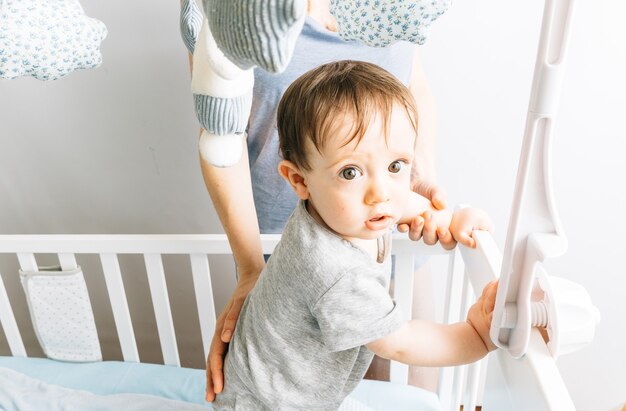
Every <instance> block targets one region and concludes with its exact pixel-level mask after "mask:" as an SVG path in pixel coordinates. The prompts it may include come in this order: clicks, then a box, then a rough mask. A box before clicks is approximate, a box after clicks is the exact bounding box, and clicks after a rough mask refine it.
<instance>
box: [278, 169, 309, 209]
mask: <svg viewBox="0 0 626 411" xmlns="http://www.w3.org/2000/svg"><path fill="white" fill-rule="evenodd" d="M278 173H279V174H280V175H281V176H282V177H283V178H284V179H285V181H286V182H288V183H289V185H290V186H291V188H292V189H293V191H294V192H295V193H296V195H297V196H298V197H299V198H300V199H301V200H306V199H308V198H309V188H308V187H307V185H306V180H305V178H304V174H303V173H302V171H300V168H299V167H298V166H297V165H295V164H294V163H292V162H291V161H287V160H283V161H281V162H280V163H278Z"/></svg>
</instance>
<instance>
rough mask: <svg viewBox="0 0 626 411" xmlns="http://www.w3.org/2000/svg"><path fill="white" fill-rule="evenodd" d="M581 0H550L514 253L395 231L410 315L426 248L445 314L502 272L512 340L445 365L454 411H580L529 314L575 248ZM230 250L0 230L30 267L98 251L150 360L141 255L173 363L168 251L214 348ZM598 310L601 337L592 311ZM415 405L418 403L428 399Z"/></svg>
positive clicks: (445, 400) (116, 308) (115, 300)
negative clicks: (570, 213) (131, 291)
mask: <svg viewBox="0 0 626 411" xmlns="http://www.w3.org/2000/svg"><path fill="white" fill-rule="evenodd" d="M572 7H573V0H547V1H546V7H545V11H544V21H543V25H542V34H541V39H540V45H539V53H538V59H537V64H536V69H535V76H534V82H533V89H532V93H531V99H530V107H529V114H528V120H527V127H526V133H525V138H524V145H523V147H522V156H521V160H520V167H519V170H518V177H517V187H516V194H515V198H514V201H513V212H512V216H511V221H510V225H509V230H508V235H507V243H506V245H505V250H504V258H503V257H502V254H501V253H500V251H499V250H498V247H497V246H496V245H495V243H494V241H493V239H492V237H491V236H490V235H489V234H488V233H475V235H476V238H477V243H478V246H477V248H476V249H474V250H470V249H466V248H463V247H459V248H460V251H459V249H456V250H454V251H445V250H443V249H442V248H440V247H427V246H424V245H423V244H418V243H415V242H412V241H409V240H407V239H406V238H402V237H398V238H396V239H395V241H394V245H393V253H394V254H395V255H396V280H395V287H394V288H395V290H396V291H395V293H394V298H395V299H396V301H397V303H398V304H399V306H400V308H401V309H402V310H404V311H405V313H406V315H407V316H409V314H410V313H411V302H412V298H411V290H412V289H413V286H412V283H413V266H414V264H413V263H414V258H415V256H416V255H424V254H430V255H434V257H433V259H444V260H445V261H446V264H444V268H443V271H444V274H443V278H445V281H444V282H443V285H442V287H441V290H443V293H442V294H443V301H442V307H443V310H442V313H441V318H439V320H440V321H441V322H446V323H447V322H454V321H458V320H460V319H463V318H464V317H465V313H466V311H467V309H468V307H469V306H470V305H471V303H472V301H473V300H474V290H482V288H483V286H484V285H485V284H486V283H487V282H488V281H491V280H493V279H495V278H498V277H500V272H502V277H500V287H499V289H498V299H497V302H496V311H495V312H494V326H493V327H492V339H493V340H494V342H495V341H497V343H498V345H499V346H501V347H502V348H503V349H500V350H497V351H495V352H493V353H491V354H490V355H489V356H488V357H487V358H486V359H485V360H483V361H481V362H479V363H475V364H472V365H469V366H462V367H454V368H446V369H442V370H441V372H440V373H439V376H440V378H439V384H438V393H437V394H438V398H439V401H440V403H441V408H442V409H445V410H458V409H459V407H460V406H461V405H462V406H463V409H475V407H476V406H478V405H480V406H482V409H485V410H558V411H561V410H574V409H575V408H574V405H573V403H572V400H571V398H570V396H569V394H568V392H567V389H566V387H565V385H564V383H563V381H562V379H561V377H560V375H559V372H558V369H557V367H556V365H555V361H554V356H553V355H554V354H555V352H556V351H558V348H559V344H558V341H554V340H555V339H558V333H554V331H555V330H554V329H552V331H553V335H552V340H551V341H550V342H549V343H546V342H545V341H544V338H543V337H542V335H541V334H540V332H539V331H538V329H536V328H532V327H531V320H532V322H536V321H535V319H532V318H531V316H530V315H527V314H525V313H526V311H527V312H528V313H530V311H531V308H532V307H531V298H530V294H531V288H532V286H533V283H534V280H535V278H538V277H540V276H539V275H538V271H540V269H541V263H542V262H543V261H544V260H545V259H546V258H548V257H554V256H557V255H558V254H559V253H563V252H564V250H565V248H566V245H565V244H566V243H565V241H564V240H565V237H564V236H563V234H562V230H561V227H560V223H559V221H558V216H557V215H556V212H555V208H554V204H553V201H552V194H551V182H550V167H549V165H550V164H549V160H550V156H549V149H550V135H551V131H552V125H553V123H552V119H553V117H554V114H555V112H556V108H557V106H558V95H559V91H560V90H559V88H560V78H561V74H562V73H561V66H562V63H563V61H564V55H565V48H566V47H565V46H566V43H567V32H568V29H569V21H570V17H571V10H572ZM278 240H279V237H278V236H272V235H269V236H263V239H262V245H263V251H264V252H265V253H271V251H272V250H273V248H274V246H275V245H276V243H277V242H278ZM230 253H231V251H230V247H229V245H228V242H227V239H226V237H225V236H223V235H4V236H3V235H0V258H6V255H15V256H16V258H17V260H18V261H19V266H20V267H21V269H22V270H24V271H34V270H36V269H37V267H38V264H37V260H38V258H39V254H55V255H56V256H57V259H58V264H59V265H60V266H61V267H62V268H63V269H72V268H75V267H77V266H78V265H79V264H78V263H79V262H80V261H81V259H82V258H84V257H83V256H84V255H97V256H99V260H100V265H101V269H99V271H101V272H102V274H103V276H104V280H105V283H106V291H107V295H108V297H109V300H110V306H111V308H112V311H113V317H114V322H115V327H116V329H117V335H118V339H119V346H120V349H121V355H122V357H123V360H124V362H125V363H137V362H140V361H141V356H140V353H139V349H138V344H137V341H136V338H135V330H134V328H133V324H132V321H131V316H130V311H129V301H128V300H127V295H126V293H125V290H124V283H123V276H124V275H128V273H123V272H122V270H121V268H120V267H121V266H120V262H119V256H121V255H127V254H132V255H140V256H143V260H144V264H145V272H146V274H147V280H148V284H149V291H150V295H151V300H152V304H153V310H154V315H155V318H156V325H157V328H158V338H159V340H160V346H161V351H162V355H163V363H164V366H177V367H180V365H181V361H180V353H179V348H178V344H177V336H176V333H175V329H176V328H177V327H179V326H180V323H177V324H174V320H173V318H174V317H173V316H172V311H171V306H170V298H169V296H168V287H167V284H166V280H165V277H166V270H165V268H164V264H163V256H167V255H172V254H173V255H186V256H188V259H189V263H190V267H191V268H190V270H189V271H190V272H189V273H187V274H185V273H182V272H177V273H175V274H170V275H174V276H179V275H189V276H191V277H192V278H193V287H194V293H195V297H196V301H197V315H198V318H199V324H200V330H199V333H200V335H201V339H202V345H203V350H204V355H205V356H206V354H207V353H208V347H209V344H210V340H211V338H212V335H213V331H214V328H215V307H214V299H213V297H214V295H213V291H212V280H211V269H210V265H209V259H208V257H209V256H213V255H223V254H230ZM9 258H10V259H12V258H14V257H12V256H9ZM1 263H2V260H0V273H1V274H2V279H3V281H0V324H1V325H2V330H3V333H4V336H3V335H2V334H0V337H6V341H2V340H0V348H2V346H3V344H4V345H5V346H8V348H9V350H10V353H11V355H12V356H13V357H16V358H20V357H27V351H26V348H25V344H24V342H23V338H22V334H21V332H20V330H22V331H23V330H25V327H31V325H30V324H28V323H26V324H18V322H17V321H16V316H14V309H13V308H12V304H11V300H10V299H9V297H8V295H7V292H6V289H5V284H4V281H7V279H8V278H9V276H12V275H17V273H16V272H15V271H16V270H12V271H10V272H9V271H6V270H5V266H4V265H2V264H1ZM132 274H133V275H135V274H136V273H132ZM435 275H437V274H435ZM170 279H171V278H170ZM548 288H549V287H548ZM546 289H547V288H546ZM546 289H544V290H546ZM533 301H535V300H533ZM591 317H593V316H591ZM591 317H589V318H591ZM589 318H587V320H588V323H589V329H590V330H591V335H590V336H591V337H592V335H593V326H594V321H593V318H591V319H589ZM553 320H554V318H553ZM539 322H541V321H539ZM100 331H102V330H100ZM590 336H589V335H587V336H585V337H586V340H585V339H582V340H581V343H584V342H588V341H589V340H590V338H589V337H590ZM583 340H584V341H583ZM5 358H6V357H5ZM0 360H2V357H0ZM0 363H1V361H0ZM105 363H106V361H105V362H103V364H105ZM169 370H171V368H170V369H169ZM198 375H199V379H200V380H202V381H200V382H199V384H198V386H199V387H200V388H203V386H204V380H203V376H202V375H201V374H198ZM390 380H391V382H390V384H392V383H406V381H407V367H406V366H404V365H401V364H395V363H392V365H391V373H390ZM0 388H1V387H0ZM0 391H2V390H0ZM202 391H203V390H202V389H200V390H199V391H198V392H199V394H198V395H200V396H201V395H202ZM415 407H416V409H420V408H419V405H416V406H415ZM382 409H386V408H384V407H383V408H382Z"/></svg>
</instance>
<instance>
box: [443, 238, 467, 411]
mask: <svg viewBox="0 0 626 411" xmlns="http://www.w3.org/2000/svg"><path fill="white" fill-rule="evenodd" d="M457 248H458V247H457ZM463 268H464V265H463V260H462V259H461V256H460V255H459V253H458V251H456V249H455V251H454V252H452V253H451V254H450V256H449V258H448V270H447V276H446V288H445V296H444V310H443V321H442V322H443V323H444V324H451V323H454V322H456V321H458V319H459V318H458V313H459V310H460V303H459V302H460V300H461V291H462V287H463V272H464V269H463ZM458 373H459V370H458V368H457V367H442V368H441V369H440V370H439V384H438V388H437V393H438V395H439V399H440V401H441V404H442V409H444V410H453V409H454V406H455V405H454V403H455V399H454V397H455V394H454V381H455V379H457V378H458Z"/></svg>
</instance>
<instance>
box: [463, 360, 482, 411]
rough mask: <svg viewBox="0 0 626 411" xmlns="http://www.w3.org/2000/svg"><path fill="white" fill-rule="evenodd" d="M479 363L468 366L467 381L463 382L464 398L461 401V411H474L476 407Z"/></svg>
mask: <svg viewBox="0 0 626 411" xmlns="http://www.w3.org/2000/svg"><path fill="white" fill-rule="evenodd" d="M480 364H481V361H477V362H474V363H472V364H470V365H468V369H467V381H466V382H465V396H464V399H463V409H466V410H475V409H476V406H477V405H478V383H479V381H480Z"/></svg>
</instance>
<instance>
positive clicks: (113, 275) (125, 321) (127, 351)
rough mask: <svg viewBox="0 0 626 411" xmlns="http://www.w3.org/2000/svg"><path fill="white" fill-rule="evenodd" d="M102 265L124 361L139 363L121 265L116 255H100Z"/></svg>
mask: <svg viewBox="0 0 626 411" xmlns="http://www.w3.org/2000/svg"><path fill="white" fill-rule="evenodd" d="M100 263H101V265H102V271H103V272H104V280H105V282H106V286H107V291H108V293H109V301H110V302H111V309H112V311H113V318H114V320H115V327H116V328H117V336H118V338H119V340H120V347H121V349H122V355H123V356H124V361H129V362H139V352H138V350H137V341H136V340H135V333H134V332H133V325H132V322H131V319H130V310H129V309H128V301H127V299H126V292H125V291H124V283H123V282H122V273H121V270H120V264H119V261H118V259H117V255H115V254H100Z"/></svg>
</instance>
